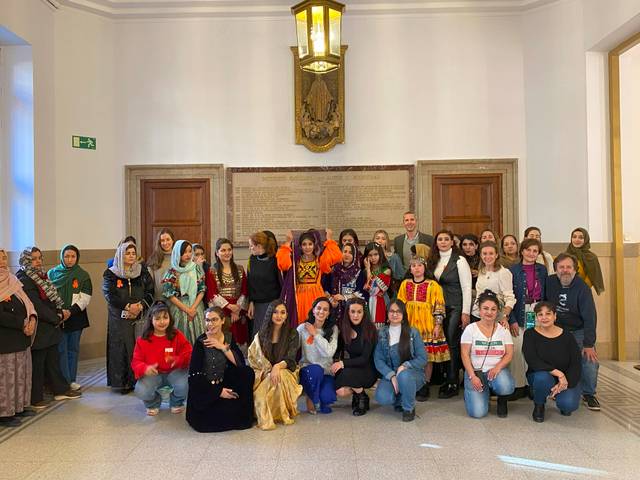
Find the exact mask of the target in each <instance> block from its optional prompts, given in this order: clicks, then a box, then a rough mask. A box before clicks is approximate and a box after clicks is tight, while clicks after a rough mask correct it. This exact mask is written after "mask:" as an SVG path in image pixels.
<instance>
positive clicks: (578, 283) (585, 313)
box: [546, 253, 600, 411]
mask: <svg viewBox="0 0 640 480" xmlns="http://www.w3.org/2000/svg"><path fill="white" fill-rule="evenodd" d="M553 266H554V268H555V271H556V273H555V275H550V276H549V277H547V285H546V298H547V300H549V301H551V302H553V303H555V304H556V306H557V320H556V325H558V326H559V327H561V328H563V329H565V330H568V331H570V332H571V333H572V334H573V336H574V337H575V339H576V341H577V342H578V346H579V347H580V349H581V350H582V380H581V385H582V400H583V401H584V403H585V405H586V406H587V408H588V409H589V410H596V411H598V410H600V403H599V402H598V399H597V398H596V385H597V383H598V368H599V366H600V365H599V364H598V354H597V353H596V348H595V345H596V306H595V303H594V301H593V294H592V293H591V289H590V288H589V287H588V286H587V284H586V283H585V282H584V280H582V279H581V278H580V277H579V276H577V275H576V271H577V268H578V260H577V259H576V258H575V257H574V256H573V255H570V254H568V253H561V254H560V255H558V256H557V257H556V259H555V261H554V262H553Z"/></svg>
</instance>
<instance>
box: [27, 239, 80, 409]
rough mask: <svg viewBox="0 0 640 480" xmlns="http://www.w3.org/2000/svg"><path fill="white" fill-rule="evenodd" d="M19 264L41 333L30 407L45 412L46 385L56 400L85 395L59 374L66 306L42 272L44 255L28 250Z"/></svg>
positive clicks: (37, 340) (34, 357) (34, 349)
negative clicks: (61, 324)
mask: <svg viewBox="0 0 640 480" xmlns="http://www.w3.org/2000/svg"><path fill="white" fill-rule="evenodd" d="M19 263H20V270H19V271H18V273H17V275H16V276H17V277H18V280H20V281H21V282H22V289H23V290H24V292H25V293H26V294H27V296H28V297H29V300H31V303H32V304H33V307H34V308H35V309H36V313H37V314H38V321H39V322H38V331H37V332H36V334H35V338H34V339H33V344H32V345H31V361H32V365H33V372H32V375H31V406H32V407H33V408H35V409H42V408H46V407H47V405H49V402H47V401H45V399H44V385H45V383H46V384H47V385H48V386H49V388H50V389H51V391H52V392H53V395H54V399H55V400H65V399H68V398H79V397H81V396H82V394H81V393H80V392H77V391H73V390H71V386H70V385H69V382H67V380H66V379H65V378H64V376H63V375H62V372H61V371H60V355H59V353H58V344H59V343H60V340H61V339H62V330H60V328H59V327H60V323H61V322H62V318H63V314H62V307H64V302H63V301H62V298H60V295H58V291H57V290H56V287H54V286H53V284H52V283H51V281H50V280H49V279H48V278H47V274H46V273H45V272H44V271H43V270H42V252H41V251H40V249H39V248H37V247H27V248H25V249H24V250H23V251H22V253H21V254H20V260H19Z"/></svg>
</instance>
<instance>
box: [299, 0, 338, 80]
mask: <svg viewBox="0 0 640 480" xmlns="http://www.w3.org/2000/svg"><path fill="white" fill-rule="evenodd" d="M343 11H344V5H343V4H342V3H338V2H334V1H332V0H316V1H312V0H306V1H304V2H300V3H299V4H297V5H295V6H293V7H291V12H292V13H293V15H294V16H295V18H296V31H297V34H298V56H299V57H300V67H301V68H302V69H303V70H305V71H307V72H312V73H327V72H331V71H333V70H336V69H337V68H340V29H341V26H342V12H343Z"/></svg>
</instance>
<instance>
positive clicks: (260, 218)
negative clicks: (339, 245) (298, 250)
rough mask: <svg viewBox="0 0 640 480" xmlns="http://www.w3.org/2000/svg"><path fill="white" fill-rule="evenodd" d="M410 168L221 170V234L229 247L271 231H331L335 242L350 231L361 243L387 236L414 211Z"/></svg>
mask: <svg viewBox="0 0 640 480" xmlns="http://www.w3.org/2000/svg"><path fill="white" fill-rule="evenodd" d="M413 177H414V167H413V166H412V165H398V166H388V167H380V166H376V167H326V168H320V167H315V168H314V167H307V168H229V169H227V196H228V204H227V205H228V206H227V208H228V210H227V222H228V224H227V230H228V233H230V235H231V237H232V238H231V240H232V241H233V242H234V244H238V245H246V244H247V241H248V237H249V235H251V234H252V233H254V232H256V231H258V230H271V231H272V232H274V233H275V234H276V237H277V238H278V240H279V241H280V240H282V239H283V238H284V235H285V234H286V232H287V231H288V230H303V229H308V228H318V229H320V228H322V229H324V228H326V227H328V228H331V229H332V230H333V231H334V234H335V235H334V237H335V239H336V240H337V239H338V234H339V233H340V231H341V230H343V229H345V228H353V229H354V230H355V231H356V232H357V233H358V236H359V238H360V243H361V245H364V244H366V243H367V242H368V241H369V240H370V239H371V238H372V236H373V232H375V231H376V230H378V229H385V230H387V232H388V233H389V235H390V236H391V238H393V236H394V235H397V234H399V233H400V232H401V231H403V230H402V214H403V213H404V212H405V211H407V210H412V209H413V207H414V189H413V182H414V178H413Z"/></svg>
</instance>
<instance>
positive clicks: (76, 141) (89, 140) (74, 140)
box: [71, 135, 96, 150]
mask: <svg viewBox="0 0 640 480" xmlns="http://www.w3.org/2000/svg"><path fill="white" fill-rule="evenodd" d="M71 146H72V147H73V148H85V149H88V150H95V149H96V139H95V138H94V137H80V136H78V135H73V136H72V137H71Z"/></svg>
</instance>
